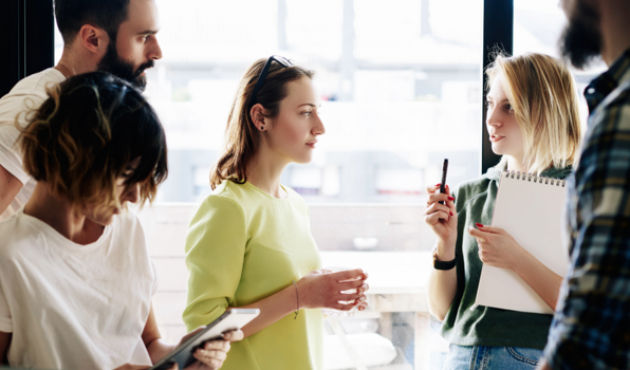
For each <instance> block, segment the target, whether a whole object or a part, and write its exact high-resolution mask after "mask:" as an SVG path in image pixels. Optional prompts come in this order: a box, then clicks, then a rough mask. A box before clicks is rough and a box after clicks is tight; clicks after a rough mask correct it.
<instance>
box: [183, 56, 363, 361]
mask: <svg viewBox="0 0 630 370" xmlns="http://www.w3.org/2000/svg"><path fill="white" fill-rule="evenodd" d="M311 78H312V72H310V71H308V70H305V69H303V68H301V67H298V66H293V64H292V63H291V62H290V61H288V60H287V59H284V58H282V57H279V56H272V57H270V58H269V59H267V60H266V61H265V59H261V60H259V61H257V62H256V63H254V64H253V65H252V66H251V67H250V68H249V69H248V71H247V72H246V73H245V76H244V77H243V79H242V81H241V83H240V87H239V90H238V92H237V96H236V99H235V101H234V104H233V106H232V112H231V113H230V116H229V118H228V124H227V130H226V148H225V151H224V153H223V154H222V156H221V158H220V159H219V161H218V163H217V164H216V166H215V168H214V170H213V172H212V173H211V175H210V183H211V186H212V188H213V189H214V190H215V191H214V193H213V194H212V195H210V196H209V197H208V198H206V200H205V201H204V202H203V203H202V204H201V206H200V207H199V209H198V210H197V213H196V215H195V216H194V218H193V219H192V221H191V223H190V227H189V229H188V236H187V239H186V265H187V266H188V270H189V271H190V278H189V281H188V287H189V290H188V304H187V307H186V310H185V311H184V315H183V316H184V322H185V323H186V326H187V327H188V329H189V330H192V329H194V328H196V327H198V326H199V325H200V323H205V324H207V323H209V322H211V321H212V320H214V319H215V318H217V317H218V316H220V315H221V314H222V313H223V312H225V310H226V309H227V308H228V307H246V308H253V307H255V308H259V309H260V311H261V314H260V316H259V317H258V318H256V319H255V320H254V321H252V322H251V323H250V324H248V325H247V326H245V327H244V328H243V332H244V334H245V340H244V341H243V342H241V343H240V344H239V343H235V344H234V345H233V346H232V350H231V354H230V355H229V356H228V357H227V359H226V361H225V364H224V366H223V369H227V370H244V369H248V370H249V369H252V370H254V369H256V370H295V369H300V370H308V369H321V368H322V366H323V364H322V345H323V343H322V340H323V338H322V330H323V328H322V320H323V317H322V312H321V310H320V308H324V307H327V308H334V309H339V310H349V309H352V308H354V307H358V309H359V310H364V309H365V308H366V306H367V303H366V302H365V299H366V298H365V292H366V291H367V290H368V286H367V284H366V283H365V279H366V278H367V275H366V274H364V273H363V271H361V270H360V269H358V270H352V271H345V272H338V273H334V274H330V273H323V271H321V270H319V269H321V266H320V264H321V262H320V257H319V252H318V250H317V246H316V245H315V241H314V240H313V237H312V236H311V232H310V225H309V217H308V209H307V206H306V204H305V203H304V200H303V199H302V198H301V197H300V196H299V195H298V194H297V193H296V192H295V191H293V190H291V189H290V188H287V187H284V186H282V185H281V184H280V177H281V175H282V171H283V170H284V169H285V167H286V166H287V165H288V164H289V163H291V162H295V163H308V162H310V160H311V156H312V154H313V150H314V149H315V144H316V143H317V139H318V137H319V136H320V135H322V134H324V132H325V129H324V125H323V123H322V121H321V120H320V118H319V114H318V113H319V111H318V107H319V103H318V100H317V97H316V95H315V92H314V90H313V85H312V80H311ZM348 280H352V281H348ZM350 289H357V292H356V294H349V295H346V294H341V292H342V291H345V290H350ZM346 300H350V301H354V303H353V304H349V305H342V304H339V303H338V301H346ZM205 324H204V325H205Z"/></svg>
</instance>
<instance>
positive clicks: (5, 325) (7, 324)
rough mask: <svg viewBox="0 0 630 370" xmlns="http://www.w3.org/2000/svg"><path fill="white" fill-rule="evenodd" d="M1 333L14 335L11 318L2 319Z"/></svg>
mask: <svg viewBox="0 0 630 370" xmlns="http://www.w3.org/2000/svg"><path fill="white" fill-rule="evenodd" d="M0 331H1V332H3V333H13V321H12V320H11V318H10V317H0Z"/></svg>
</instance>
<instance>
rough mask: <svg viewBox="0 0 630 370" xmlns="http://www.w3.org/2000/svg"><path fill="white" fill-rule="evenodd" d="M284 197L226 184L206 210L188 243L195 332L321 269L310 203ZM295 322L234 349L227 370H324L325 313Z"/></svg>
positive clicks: (189, 314) (287, 320)
mask: <svg viewBox="0 0 630 370" xmlns="http://www.w3.org/2000/svg"><path fill="white" fill-rule="evenodd" d="M284 189H285V190H286V191H287V193H288V197H287V198H285V199H277V198H274V197H272V196H270V195H268V194H266V193H264V192H263V191H262V190H260V189H258V188H256V187H255V186H254V185H252V184H250V183H245V184H242V185H239V184H236V183H234V182H231V181H225V182H223V184H221V185H220V186H219V187H218V188H217V189H216V190H215V191H214V193H213V194H211V195H210V196H208V197H207V198H206V199H205V200H204V201H203V203H202V204H201V205H200V206H199V209H198V210H197V213H196V214H195V216H194V217H193V219H192V221H191V222H190V226H189V228H188V234H187V237H186V266H187V267H188V271H189V272H190V276H189V279H188V300H187V305H186V310H185V311H184V314H183V319H184V322H185V323H186V327H187V329H188V331H191V330H193V329H195V328H197V327H199V326H202V325H206V324H208V323H210V322H211V321H213V320H214V319H216V318H217V317H219V316H220V315H221V314H223V312H225V310H226V308H228V307H239V306H245V305H248V304H251V303H254V302H257V301H259V300H261V299H263V298H265V297H268V296H270V295H273V294H274V293H276V292H279V291H280V290H282V289H284V288H286V287H288V286H290V285H292V284H293V280H294V279H295V281H298V280H299V279H300V278H301V277H303V276H304V275H306V274H308V273H309V272H311V271H313V270H316V269H319V268H321V260H320V257H319V252H318V250H317V245H316V244H315V240H314V239H313V237H312V235H311V230H310V223H309V215H308V208H307V206H306V203H305V202H304V200H303V199H302V198H301V197H300V196H299V195H298V194H297V193H296V192H294V191H293V190H291V189H289V188H284ZM294 317H295V315H294V314H290V315H287V316H285V317H284V318H282V319H281V320H279V321H278V322H276V323H274V324H272V325H270V326H268V327H267V328H265V329H263V330H261V331H260V332H258V333H256V334H254V335H251V336H249V337H247V338H245V339H244V340H243V341H241V342H238V343H234V344H233V345H232V349H231V350H230V352H229V353H228V356H227V359H226V361H225V363H224V365H223V367H222V368H221V369H222V370H284V369H286V370H289V369H290V370H295V369H300V370H302V369H304V370H308V369H321V368H322V362H323V359H322V346H323V343H322V340H323V338H322V336H323V326H322V322H323V317H322V313H321V310H319V309H318V310H311V309H309V310H305V309H302V310H300V311H299V314H298V315H297V318H295V319H294Z"/></svg>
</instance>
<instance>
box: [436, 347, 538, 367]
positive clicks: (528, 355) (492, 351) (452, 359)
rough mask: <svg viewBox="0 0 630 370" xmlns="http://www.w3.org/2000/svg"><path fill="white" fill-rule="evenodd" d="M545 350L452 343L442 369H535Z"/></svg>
mask: <svg viewBox="0 0 630 370" xmlns="http://www.w3.org/2000/svg"><path fill="white" fill-rule="evenodd" d="M542 356H543V351H541V350H538V349H531V348H522V347H485V346H474V347H463V346H456V345H454V344H451V345H450V346H449V348H448V354H447V355H446V359H445V360H444V367H443V368H442V370H534V369H536V365H538V360H539V359H540V358H541V357H542Z"/></svg>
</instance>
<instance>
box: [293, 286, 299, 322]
mask: <svg viewBox="0 0 630 370" xmlns="http://www.w3.org/2000/svg"><path fill="white" fill-rule="evenodd" d="M293 285H294V286H295V297H296V298H297V310H296V311H295V317H294V318H293V320H295V319H297V315H298V312H300V295H299V294H298V288H297V284H296V283H295V279H293Z"/></svg>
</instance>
